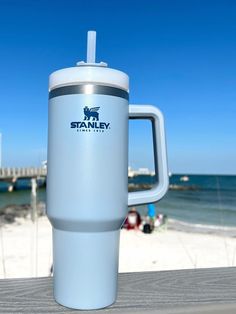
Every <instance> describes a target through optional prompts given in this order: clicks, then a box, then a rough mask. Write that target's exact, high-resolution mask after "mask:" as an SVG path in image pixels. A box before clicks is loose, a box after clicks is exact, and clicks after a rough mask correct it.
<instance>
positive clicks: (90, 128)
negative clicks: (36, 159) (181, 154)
mask: <svg viewBox="0 0 236 314" xmlns="http://www.w3.org/2000/svg"><path fill="white" fill-rule="evenodd" d="M95 36H96V33H95V32H89V33H88V52H87V62H86V63H85V62H79V63H78V64H77V66H76V67H72V68H66V69H62V70H59V71H56V72H54V73H52V74H51V75H50V79H49V128H48V174H47V215H48V218H49V220H50V222H51V224H52V227H53V268H54V275H53V277H54V278H53V281H54V297H55V299H56V301H57V302H58V303H60V304H62V305H64V306H67V307H70V308H75V309H85V310H89V309H99V308H103V307H106V306H109V305H110V304H112V303H114V302H115V300H116V295H117V274H118V257H119V235H120V227H121V225H122V223H123V221H124V219H125V217H126V215H127V211H128V205H129V206H131V205H138V204H145V203H153V202H155V201H157V200H159V199H160V198H162V197H163V196H164V194H165V193H166V191H167V188H168V171H167V160H166V145H165V132H164V122H163V116H162V114H161V112H160V111H159V110H158V109H157V108H156V107H153V106H143V105H129V78H128V76H127V75H126V74H125V73H123V72H121V71H117V70H114V69H111V68H108V67H107V65H106V64H105V63H95V38H96V37H95ZM129 118H130V119H150V120H151V121H152V125H153V135H154V138H153V140H154V153H155V156H154V157H155V168H156V175H157V178H158V181H157V184H156V185H155V186H154V187H153V188H152V189H151V190H148V191H141V192H133V193H128V119H129Z"/></svg>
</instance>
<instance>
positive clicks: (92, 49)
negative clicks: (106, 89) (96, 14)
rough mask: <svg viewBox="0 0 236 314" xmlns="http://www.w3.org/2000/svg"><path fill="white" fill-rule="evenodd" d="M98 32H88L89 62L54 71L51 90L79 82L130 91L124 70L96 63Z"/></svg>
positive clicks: (50, 83)
mask: <svg viewBox="0 0 236 314" xmlns="http://www.w3.org/2000/svg"><path fill="white" fill-rule="evenodd" d="M95 56H96V32H94V31H89V32H88V41H87V62H84V61H80V62H77V66H76V67H71V68H65V69H61V70H58V71H55V72H53V73H52V74H51V75H50V77H49V91H51V90H52V89H55V88H57V87H62V86H66V85H77V84H99V85H106V86H114V87H117V88H121V89H123V90H125V91H129V77H128V75H127V74H125V73H124V72H121V71H118V70H115V69H111V68H108V67H107V64H106V63H104V62H100V63H96V61H95Z"/></svg>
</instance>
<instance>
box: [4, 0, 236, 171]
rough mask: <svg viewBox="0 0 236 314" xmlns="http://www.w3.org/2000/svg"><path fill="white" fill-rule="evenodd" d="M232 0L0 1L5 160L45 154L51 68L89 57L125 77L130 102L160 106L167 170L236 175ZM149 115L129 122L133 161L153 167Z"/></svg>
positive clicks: (27, 160)
mask: <svg viewBox="0 0 236 314" xmlns="http://www.w3.org/2000/svg"><path fill="white" fill-rule="evenodd" d="M235 16H236V2H235V1H227V0H222V1H217V0H216V1H201V0H198V1H194V0H192V1H189V0H188V1H182V0H179V1H174V0H173V1H164V0H163V1H158V0H157V1H151V0H149V1H148V0H146V1H143V0H140V1H128V0H126V1H121V0H120V1H104V0H102V1H87V2H86V1H78V0H77V1H75V0H74V1H72V0H66V1H59V0H58V1H44V0H39V1H31V0H30V1H25V0H21V1H17V0H14V1H13V0H1V1H0V32H1V37H0V38H1V40H0V51H1V58H0V69H1V70H0V77H1V85H0V93H1V105H0V106H1V107H0V108H1V111H0V132H1V133H2V136H3V152H2V153H3V166H29V165H38V164H40V161H41V160H42V159H45V158H46V147H47V97H48V95H47V90H48V76H49V74H50V73H51V72H53V71H55V70H57V69H60V68H64V67H70V66H73V65H75V63H76V62H77V61H80V60H84V59H85V56H86V32H87V31H88V30H90V29H94V30H96V31H97V61H106V62H107V63H108V64H109V66H110V67H113V68H117V69H120V70H123V71H124V72H126V73H127V74H129V76H130V102H131V103H140V104H147V103H148V104H154V105H156V106H158V107H159V108H160V109H161V110H162V112H163V113H164V115H165V121H166V133H167V145H168V156H169V168H170V171H172V172H175V173H225V174H236V103H235V102H236V88H235V83H236V74H235V73H236V58H235V55H236V39H235V38H236V19H235ZM150 132H151V130H150V126H149V124H148V123H145V122H137V123H136V124H134V123H133V122H132V123H131V127H130V149H129V151H130V164H131V166H133V167H134V168H137V167H145V166H148V167H150V168H152V154H151V151H152V146H151V133H150Z"/></svg>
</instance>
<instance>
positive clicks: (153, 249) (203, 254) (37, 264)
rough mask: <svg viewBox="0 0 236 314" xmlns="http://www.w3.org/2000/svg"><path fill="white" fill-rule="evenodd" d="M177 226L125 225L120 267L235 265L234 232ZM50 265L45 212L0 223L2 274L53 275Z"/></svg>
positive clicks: (48, 228)
mask: <svg viewBox="0 0 236 314" xmlns="http://www.w3.org/2000/svg"><path fill="white" fill-rule="evenodd" d="M172 225H173V224H171V223H170V224H169V228H168V229H167V230H162V231H157V232H154V233H152V234H144V233H142V232H141V231H127V230H121V238H120V261H119V271H120V272H136V271H155V270H171V269H184V268H186V269H189V268H200V267H223V266H236V238H235V237H233V236H226V235H225V234H224V233H223V234H214V233H211V234H209V233H206V232H205V233H204V232H203V233H198V232H191V231H190V230H184V231H183V230H182V231H181V230H173V226H172ZM51 264H52V240H51V225H50V223H49V221H48V219H47V218H46V217H45V216H43V217H40V218H39V219H38V220H37V221H36V222H35V223H33V222H32V221H31V220H30V219H24V218H20V219H17V220H16V222H14V223H12V224H5V225H2V226H1V227H0V278H14V277H15V278H16V277H35V276H48V275H49V273H50V267H51Z"/></svg>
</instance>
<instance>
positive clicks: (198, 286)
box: [0, 267, 236, 314]
mask: <svg viewBox="0 0 236 314" xmlns="http://www.w3.org/2000/svg"><path fill="white" fill-rule="evenodd" d="M148 311H150V313H163V314H164V313H166V314H167V313H170V314H171V313H224V314H225V313H236V267H235V268H234V267H228V268H211V269H197V270H176V271H161V272H142V273H125V274H120V275H119V292H118V299H117V302H116V303H115V304H114V305H113V306H111V307H109V308H107V309H104V310H100V311H92V313H113V312H114V313H115V312H120V313H132V312H133V313H135V312H148ZM89 312H90V311H86V312H85V313H89ZM0 313H78V311H75V310H70V309H67V308H64V307H62V306H60V305H58V304H57V303H56V302H55V301H54V299H53V292H52V278H30V279H2V280H0Z"/></svg>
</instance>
